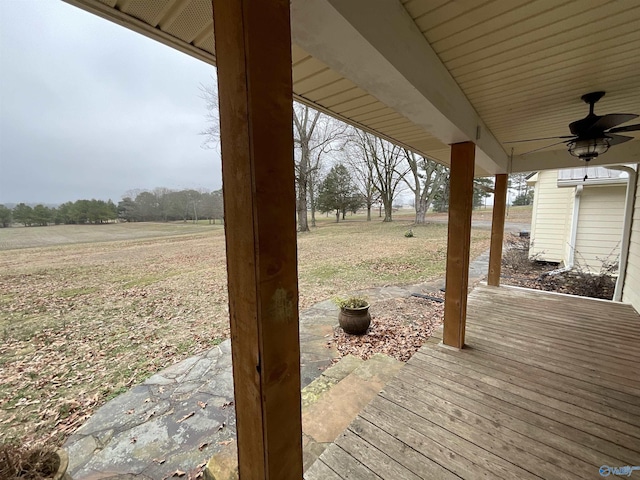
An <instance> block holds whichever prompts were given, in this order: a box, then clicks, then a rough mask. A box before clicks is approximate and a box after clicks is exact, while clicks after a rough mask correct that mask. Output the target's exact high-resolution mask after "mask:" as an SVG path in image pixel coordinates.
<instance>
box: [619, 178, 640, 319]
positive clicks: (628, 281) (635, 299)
mask: <svg viewBox="0 0 640 480" xmlns="http://www.w3.org/2000/svg"><path fill="white" fill-rule="evenodd" d="M622 301H623V302H627V303H630V304H631V305H633V307H634V308H635V309H636V310H637V311H638V312H640V175H639V176H638V188H637V189H636V201H635V206H634V209H633V223H632V226H631V241H630V243H629V258H628V259H627V274H626V277H625V283H624V289H623V291H622Z"/></svg>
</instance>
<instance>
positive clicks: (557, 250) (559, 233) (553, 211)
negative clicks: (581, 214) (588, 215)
mask: <svg viewBox="0 0 640 480" xmlns="http://www.w3.org/2000/svg"><path fill="white" fill-rule="evenodd" d="M557 182H558V171H557V170H544V171H540V172H538V181H537V182H536V186H535V194H534V197H533V198H534V201H533V213H532V219H531V247H530V249H529V254H530V255H531V256H534V255H535V256H536V258H538V259H539V260H545V261H548V262H564V263H566V262H567V260H568V258H569V256H568V255H569V251H570V248H569V238H570V237H569V235H570V231H571V218H572V215H573V197H574V192H575V189H574V188H558V187H557Z"/></svg>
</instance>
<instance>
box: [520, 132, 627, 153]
mask: <svg viewBox="0 0 640 480" xmlns="http://www.w3.org/2000/svg"><path fill="white" fill-rule="evenodd" d="M620 136H621V135H616V137H620ZM571 138H574V137H571ZM569 141H570V140H563V141H562V142H556V143H552V144H551V145H547V146H545V147H540V148H536V149H535V150H529V151H528V152H524V153H521V154H520V155H523V156H524V155H529V154H530V153H533V152H538V151H540V150H544V149H545V148H549V147H555V146H556V145H560V144H561V143H568V142H569Z"/></svg>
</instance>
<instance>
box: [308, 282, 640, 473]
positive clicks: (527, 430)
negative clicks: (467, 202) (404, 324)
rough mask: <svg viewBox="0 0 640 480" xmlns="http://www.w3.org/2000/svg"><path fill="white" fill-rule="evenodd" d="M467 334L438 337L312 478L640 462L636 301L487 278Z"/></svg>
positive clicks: (474, 300)
mask: <svg viewBox="0 0 640 480" xmlns="http://www.w3.org/2000/svg"><path fill="white" fill-rule="evenodd" d="M466 332H467V339H466V345H467V346H468V348H465V349H463V350H462V351H459V350H454V349H449V348H447V347H444V346H442V345H441V344H440V342H439V340H438V338H441V335H438V334H437V333H436V334H435V335H434V338H432V339H431V340H430V341H429V342H427V344H425V345H424V346H423V347H422V348H421V349H420V351H419V352H418V353H416V354H415V355H414V356H413V358H412V359H411V360H410V361H409V362H408V363H407V365H406V366H405V367H403V368H402V370H401V371H400V372H399V374H398V375H397V376H396V377H395V378H394V379H393V380H392V381H391V382H390V383H389V384H388V385H387V386H386V387H385V389H384V390H383V391H382V392H381V393H380V394H379V395H378V396H377V397H376V398H375V399H374V400H373V401H372V402H371V403H370V404H369V405H368V406H367V407H366V408H365V409H364V410H363V411H362V412H360V414H359V415H358V417H357V418H356V419H355V420H354V422H353V423H352V424H351V425H350V426H349V428H348V429H347V430H345V432H344V433H343V434H342V435H341V436H340V437H339V438H338V439H337V440H336V442H335V443H334V444H332V445H331V446H329V447H328V448H327V450H326V451H325V453H324V454H323V455H322V456H321V457H320V459H319V460H318V462H319V465H314V466H312V468H311V469H310V470H309V471H308V472H307V473H306V474H305V478H306V479H307V480H319V479H323V478H327V479H329V478H342V479H347V478H349V479H369V478H388V479H399V478H407V479H412V480H413V479H415V478H443V479H453V478H464V479H487V478H504V479H507V478H523V479H527V478H529V479H536V478H544V479H577V478H601V477H600V475H599V474H598V469H599V467H600V466H601V465H609V466H625V465H640V315H638V314H637V313H636V312H635V310H633V308H631V307H630V306H627V305H622V304H616V303H612V302H605V301H597V300H591V299H585V298H578V297H568V296H565V295H557V294H550V293H546V292H537V291H530V290H525V289H519V288H511V287H500V288H496V287H487V286H484V285H483V286H479V287H476V289H475V290H474V291H473V292H472V294H471V295H470V297H469V301H468V319H467V328H466ZM345 457H349V459H346V458H345ZM354 462H355V463H354ZM355 464H359V465H360V466H361V467H362V469H357V468H356V467H355ZM314 467H315V468H314ZM347 467H348V468H347ZM321 469H328V470H327V471H330V472H331V473H330V474H327V475H325V476H323V474H322V471H321ZM334 474H335V475H337V477H335V476H333V475H334Z"/></svg>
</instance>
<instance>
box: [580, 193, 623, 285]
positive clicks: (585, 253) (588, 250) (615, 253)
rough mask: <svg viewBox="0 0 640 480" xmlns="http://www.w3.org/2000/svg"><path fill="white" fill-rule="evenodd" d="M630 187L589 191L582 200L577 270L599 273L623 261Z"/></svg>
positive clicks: (583, 195)
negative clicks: (627, 188) (622, 252)
mask: <svg viewBox="0 0 640 480" xmlns="http://www.w3.org/2000/svg"><path fill="white" fill-rule="evenodd" d="M625 193H626V186H625V185H620V186H615V187H612V186H609V187H585V188H584V190H583V192H582V195H581V197H580V211H579V217H578V231H577V235H576V253H575V260H574V264H575V266H576V267H580V268H582V269H585V270H588V271H591V272H594V273H598V272H600V271H601V269H602V265H603V262H614V261H616V260H618V259H619V255H620V243H621V242H622V227H623V222H624V201H625Z"/></svg>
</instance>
